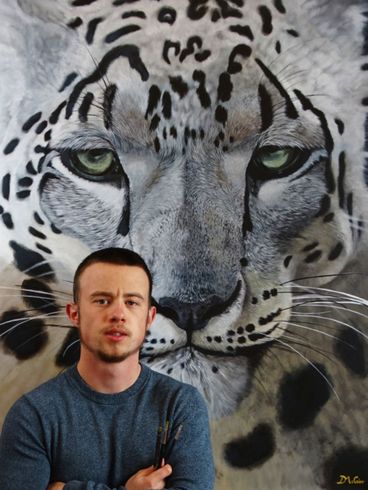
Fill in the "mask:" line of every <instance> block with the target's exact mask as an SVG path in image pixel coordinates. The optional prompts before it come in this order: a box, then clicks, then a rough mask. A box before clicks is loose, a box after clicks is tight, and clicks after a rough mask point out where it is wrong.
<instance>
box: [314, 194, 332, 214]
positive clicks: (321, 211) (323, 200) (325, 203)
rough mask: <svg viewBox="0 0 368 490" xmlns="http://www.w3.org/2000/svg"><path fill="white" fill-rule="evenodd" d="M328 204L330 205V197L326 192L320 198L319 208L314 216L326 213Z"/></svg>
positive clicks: (328, 207)
mask: <svg viewBox="0 0 368 490" xmlns="http://www.w3.org/2000/svg"><path fill="white" fill-rule="evenodd" d="M330 206H331V198H330V196H329V195H328V194H325V195H324V196H322V198H321V204H320V209H319V211H318V213H317V214H316V217H318V216H323V215H324V214H326V213H327V211H328V210H329V209H330Z"/></svg>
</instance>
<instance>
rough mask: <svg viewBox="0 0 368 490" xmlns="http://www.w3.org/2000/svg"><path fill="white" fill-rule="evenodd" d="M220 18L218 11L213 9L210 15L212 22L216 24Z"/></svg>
mask: <svg viewBox="0 0 368 490" xmlns="http://www.w3.org/2000/svg"><path fill="white" fill-rule="evenodd" d="M220 18H221V14H220V11H219V10H218V9H214V10H213V11H212V15H211V20H212V22H217V21H218V20H219V19H220Z"/></svg>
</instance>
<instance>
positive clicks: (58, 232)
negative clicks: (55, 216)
mask: <svg viewBox="0 0 368 490" xmlns="http://www.w3.org/2000/svg"><path fill="white" fill-rule="evenodd" d="M51 230H52V231H53V232H54V233H55V234H56V235H61V230H59V228H57V227H56V226H55V225H54V224H53V223H52V224H51Z"/></svg>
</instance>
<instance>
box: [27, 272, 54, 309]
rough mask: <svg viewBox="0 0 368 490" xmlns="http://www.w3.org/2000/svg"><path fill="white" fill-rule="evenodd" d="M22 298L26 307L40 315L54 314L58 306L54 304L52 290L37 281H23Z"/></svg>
mask: <svg viewBox="0 0 368 490" xmlns="http://www.w3.org/2000/svg"><path fill="white" fill-rule="evenodd" d="M21 291H22V298H23V300H24V302H25V304H26V305H27V306H29V307H30V308H34V309H36V310H38V311H40V312H41V313H56V312H58V311H59V309H60V308H59V306H58V305H57V304H56V302H55V297H54V294H53V292H52V290H51V289H50V288H49V286H47V284H45V283H44V282H41V281H38V280H37V279H25V280H24V281H23V282H22V286H21Z"/></svg>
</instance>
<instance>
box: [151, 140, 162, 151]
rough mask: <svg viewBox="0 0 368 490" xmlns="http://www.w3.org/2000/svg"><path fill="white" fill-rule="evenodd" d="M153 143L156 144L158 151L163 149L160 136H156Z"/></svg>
mask: <svg viewBox="0 0 368 490" xmlns="http://www.w3.org/2000/svg"><path fill="white" fill-rule="evenodd" d="M153 144H154V146H155V150H156V153H159V151H160V149H161V145H160V140H159V138H158V137H156V138H155V140H154V142H153Z"/></svg>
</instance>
